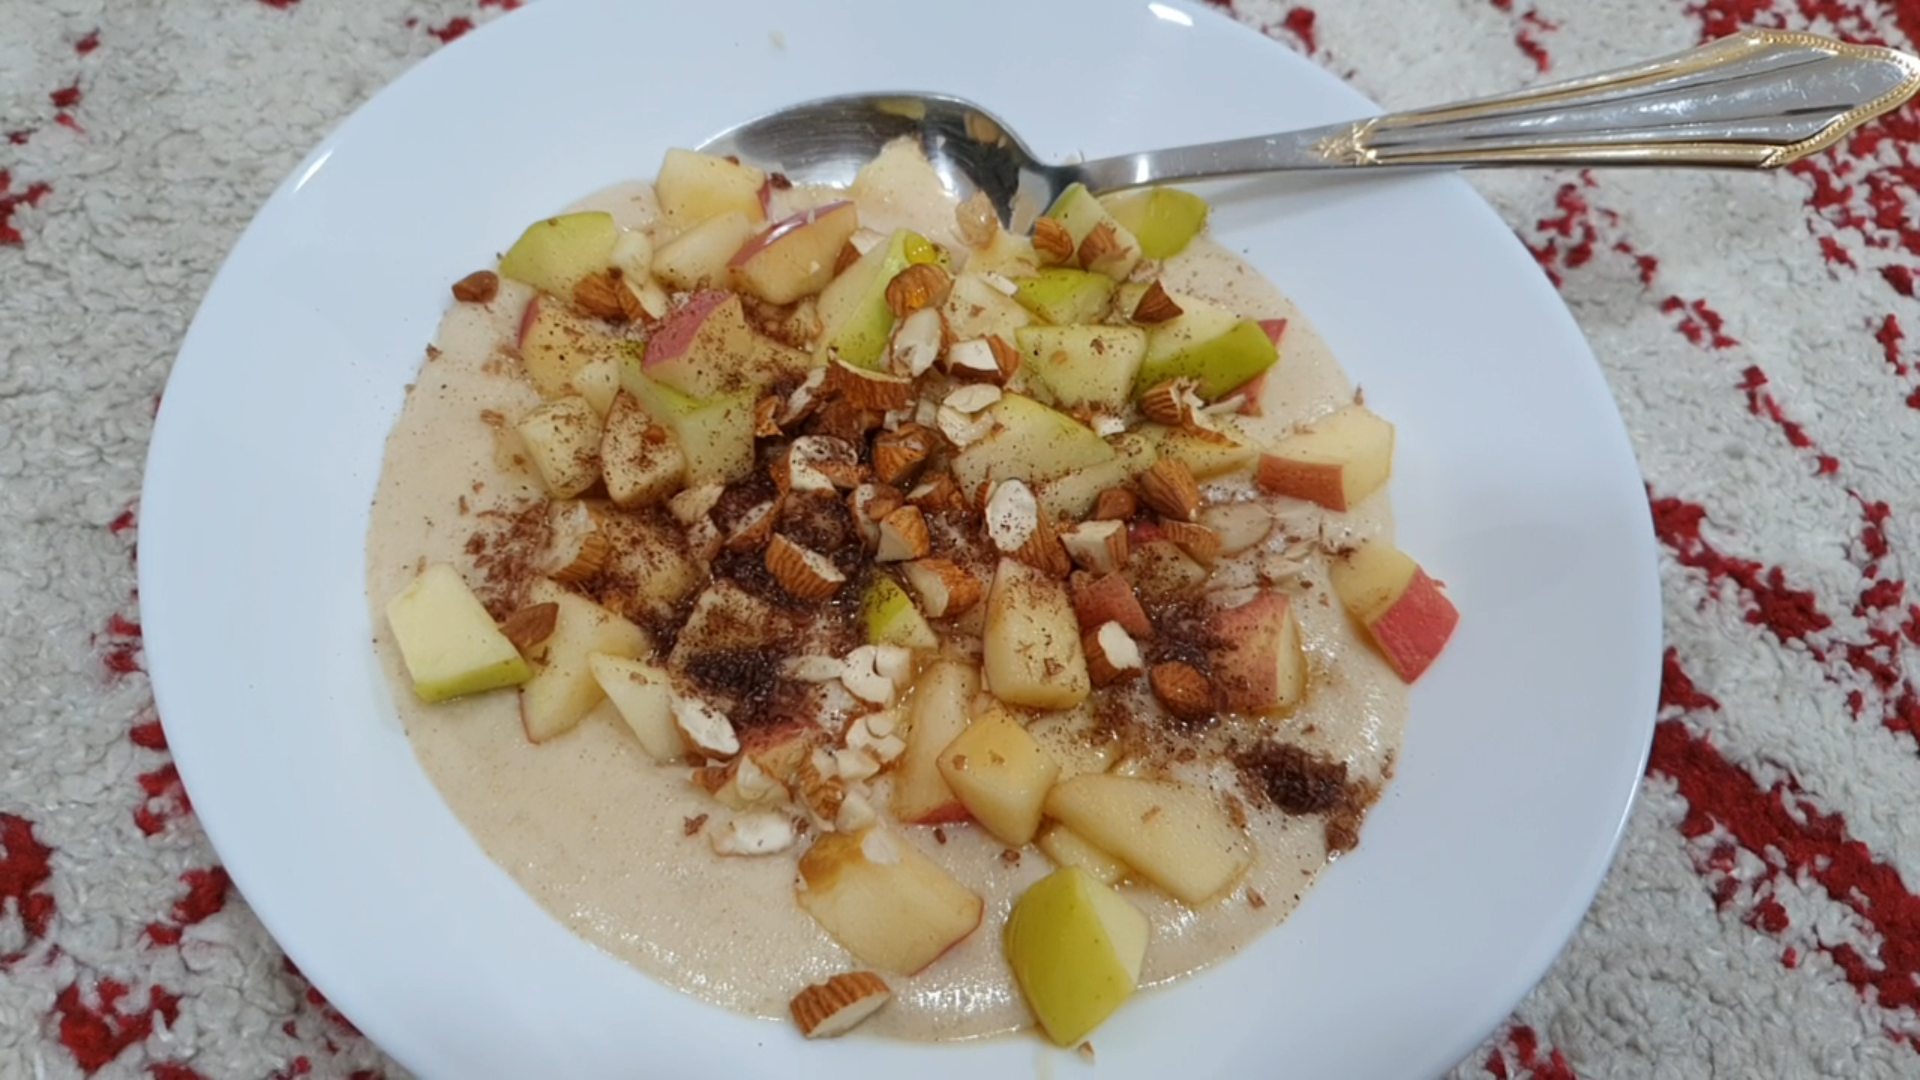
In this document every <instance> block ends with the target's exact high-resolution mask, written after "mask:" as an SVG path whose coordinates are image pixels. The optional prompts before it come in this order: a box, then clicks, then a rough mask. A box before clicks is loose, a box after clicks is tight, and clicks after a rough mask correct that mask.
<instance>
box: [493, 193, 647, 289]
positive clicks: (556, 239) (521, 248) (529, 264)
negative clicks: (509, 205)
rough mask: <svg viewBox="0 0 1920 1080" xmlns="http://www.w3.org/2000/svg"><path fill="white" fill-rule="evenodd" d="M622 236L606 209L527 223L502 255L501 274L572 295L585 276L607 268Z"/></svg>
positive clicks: (539, 287) (540, 287) (534, 285)
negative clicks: (615, 246) (614, 248)
mask: <svg viewBox="0 0 1920 1080" xmlns="http://www.w3.org/2000/svg"><path fill="white" fill-rule="evenodd" d="M619 239H620V230H619V228H617V227H616V226H615V225H614V223H613V215H612V214H609V213H606V212H604V211H600V210H589V211H584V212H582V213H578V214H562V215H560V216H559V217H551V218H546V219H544V220H542V221H536V222H534V223H533V224H532V225H529V226H527V231H526V232H523V233H521V234H520V239H518V240H516V241H514V243H513V246H512V247H510V248H508V249H507V253H506V254H505V255H503V256H501V257H500V274H501V276H502V277H509V278H512V279H513V280H515V281H521V282H525V283H526V284H528V285H531V286H533V287H534V288H536V289H539V290H540V291H541V292H548V293H553V294H554V295H556V296H571V295H573V287H574V286H575V285H577V284H579V282H580V279H581V278H583V277H586V276H587V275H588V274H591V273H595V272H597V271H600V270H605V269H606V268H607V265H608V262H609V261H610V260H611V259H612V258H613V245H614V243H615V242H616V241H618V240H619Z"/></svg>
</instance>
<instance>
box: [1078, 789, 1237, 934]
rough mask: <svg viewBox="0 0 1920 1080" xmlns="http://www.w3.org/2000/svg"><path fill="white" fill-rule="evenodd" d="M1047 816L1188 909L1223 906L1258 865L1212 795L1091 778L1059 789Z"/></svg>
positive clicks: (1204, 791) (1200, 790)
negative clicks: (1221, 898)
mask: <svg viewBox="0 0 1920 1080" xmlns="http://www.w3.org/2000/svg"><path fill="white" fill-rule="evenodd" d="M1046 813H1047V816H1048V817H1051V818H1054V819H1055V820H1057V821H1059V822H1060V823H1062V824H1064V825H1065V826H1067V827H1068V828H1069V829H1072V830H1073V831H1074V832H1077V833H1079V834H1080V835H1081V836H1082V837H1084V838H1085V839H1086V840H1087V842H1088V843H1090V844H1092V845H1094V846H1095V847H1097V848H1099V849H1100V850H1102V851H1105V852H1108V853H1110V854H1112V855H1113V857H1114V858H1117V859H1119V860H1120V861H1121V862H1123V863H1125V864H1126V865H1128V866H1130V867H1132V868H1133V869H1134V870H1135V871H1137V872H1138V873H1139V874H1140V876H1141V877H1144V878H1146V879H1147V880H1148V881H1151V882H1153V883H1154V884H1155V885H1158V886H1159V887H1160V888H1162V889H1164V890H1166V891H1167V893H1168V894H1169V895H1171V896H1173V897H1174V898H1175V899H1177V900H1179V901H1180V902H1182V903H1184V904H1186V905H1188V906H1189V907H1199V906H1201V905H1203V904H1205V903H1207V902H1209V901H1211V900H1214V899H1216V898H1218V897H1219V896H1220V895H1221V894H1223V893H1225V892H1226V891H1227V890H1228V889H1229V888H1231V887H1232V886H1233V884H1234V882H1236V881H1238V880H1240V875H1242V874H1244V873H1245V872H1246V870H1247V867H1248V866H1250V865H1251V864H1252V863H1253V849H1252V847H1251V846H1249V845H1248V843H1247V838H1246V837H1245V836H1244V835H1242V834H1241V832H1240V830H1239V829H1236V828H1234V826H1233V822H1231V821H1229V820H1228V819H1227V815H1226V814H1225V813H1224V812H1222V811H1221V809H1220V807H1219V806H1218V805H1217V804H1216V803H1215V802H1214V798H1213V793H1212V792H1211V791H1208V790H1206V789H1205V788H1198V787H1193V786H1191V785H1188V784H1180V783H1174V782H1171V781H1166V780H1148V779H1144V778H1141V777H1133V776H1116V775H1113V774H1111V773H1105V774H1094V773H1088V774H1084V775H1081V776H1076V777H1074V778H1073V779H1071V780H1065V781H1062V782H1060V783H1058V784H1055V785H1054V787H1053V790H1052V791H1050V792H1048V793H1047V802H1046Z"/></svg>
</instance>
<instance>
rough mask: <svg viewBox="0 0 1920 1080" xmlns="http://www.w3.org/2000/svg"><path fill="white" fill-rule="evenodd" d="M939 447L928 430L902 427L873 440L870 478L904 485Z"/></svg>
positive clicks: (920, 427)
mask: <svg viewBox="0 0 1920 1080" xmlns="http://www.w3.org/2000/svg"><path fill="white" fill-rule="evenodd" d="M939 444H940V436H939V434H938V433H936V432H935V431H934V430H933V429H932V428H929V427H923V426H921V425H919V424H902V425H900V426H899V427H897V428H895V429H894V430H892V431H887V432H882V433H881V434H879V435H875V436H874V437H873V475H874V478H875V479H877V480H879V481H880V482H881V483H883V484H904V483H907V482H908V481H910V480H912V479H913V477H914V476H915V475H916V474H917V473H919V471H920V467H921V466H922V465H924V464H926V461H927V458H929V457H931V456H932V455H933V451H934V449H935V448H936V447H938V446H939Z"/></svg>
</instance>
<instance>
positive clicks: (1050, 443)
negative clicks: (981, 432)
mask: <svg viewBox="0 0 1920 1080" xmlns="http://www.w3.org/2000/svg"><path fill="white" fill-rule="evenodd" d="M989 414H990V415H991V416H992V417H993V422H994V429H993V431H992V433H991V434H989V435H988V436H987V437H986V438H984V439H981V440H980V441H979V442H976V443H974V444H972V445H971V446H968V447H967V448H966V449H965V450H962V451H961V452H960V453H959V454H957V455H955V456H954V459H953V476H954V479H955V480H957V481H959V483H960V490H961V491H963V492H969V493H971V492H973V491H976V490H978V489H979V487H980V485H981V484H983V483H988V482H992V483H998V482H1000V481H1002V480H1025V481H1028V482H1029V483H1033V482H1037V481H1043V480H1052V479H1054V478H1056V477H1061V476H1065V475H1067V474H1068V473H1072V472H1077V471H1079V470H1081V469H1085V468H1088V467H1090V466H1094V465H1099V464H1101V463H1102V462H1107V461H1111V460H1113V448H1112V447H1110V446H1108V445H1107V443H1106V440H1105V439H1102V438H1101V437H1100V436H1098V435H1096V434H1094V433H1093V429H1092V428H1089V427H1087V425H1085V424H1083V423H1081V422H1080V421H1078V420H1075V419H1074V418H1073V417H1071V416H1068V415H1067V414H1065V413H1063V412H1059V411H1057V410H1054V409H1049V408H1048V407H1046V406H1045V405H1042V404H1040V403H1039V402H1037V401H1035V400H1033V399H1032V398H1030V397H1025V396H1022V395H1020V394H1007V395H1005V396H1003V397H1001V399H1000V400H999V401H996V402H994V403H993V406H992V408H991V409H990V410H989Z"/></svg>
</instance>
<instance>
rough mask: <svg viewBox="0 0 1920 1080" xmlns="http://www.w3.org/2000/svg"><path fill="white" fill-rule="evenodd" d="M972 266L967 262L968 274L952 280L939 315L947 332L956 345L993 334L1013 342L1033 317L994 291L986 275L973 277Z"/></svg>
mask: <svg viewBox="0 0 1920 1080" xmlns="http://www.w3.org/2000/svg"><path fill="white" fill-rule="evenodd" d="M998 235H1001V236H1005V235H1007V234H1006V233H1000V234H998ZM976 261H977V259H976ZM974 265H975V263H974V262H968V263H967V266H968V269H967V271H966V272H965V273H962V274H959V275H958V276H956V277H955V278H954V279H953V291H952V292H951V293H949V294H947V302H946V305H945V306H944V307H942V308H941V309H940V314H942V315H944V316H945V317H946V320H947V330H948V331H949V332H950V333H951V334H952V337H953V340H955V341H968V340H971V339H973V338H984V337H989V336H991V335H994V334H998V335H1000V337H1001V338H1003V339H1005V340H1007V341H1012V340H1013V336H1014V334H1016V333H1018V332H1019V330H1020V328H1021V327H1023V326H1025V325H1027V324H1028V323H1030V322H1032V321H1033V316H1032V315H1029V314H1028V313H1027V309H1026V308H1024V307H1021V306H1020V302H1019V301H1018V300H1015V299H1014V298H1013V297H1011V296H1008V295H1007V294H1006V293H1003V292H1001V291H1000V290H999V289H997V288H995V287H994V285H993V283H992V282H991V281H990V280H988V279H987V277H986V275H985V274H982V273H976V272H975V271H974V270H973V269H972V268H973V266H974ZM1022 273H1027V274H1031V273H1033V268H1032V267H1027V268H1026V269H1025V270H1023V271H1022Z"/></svg>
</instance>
